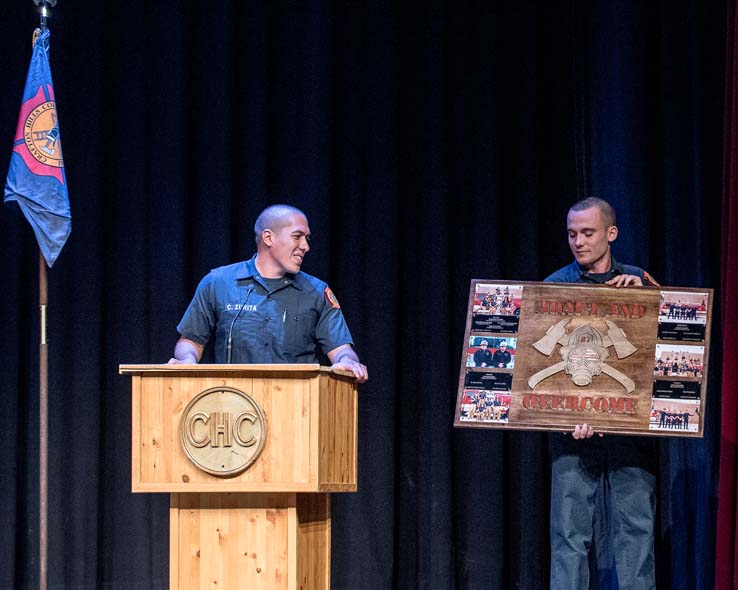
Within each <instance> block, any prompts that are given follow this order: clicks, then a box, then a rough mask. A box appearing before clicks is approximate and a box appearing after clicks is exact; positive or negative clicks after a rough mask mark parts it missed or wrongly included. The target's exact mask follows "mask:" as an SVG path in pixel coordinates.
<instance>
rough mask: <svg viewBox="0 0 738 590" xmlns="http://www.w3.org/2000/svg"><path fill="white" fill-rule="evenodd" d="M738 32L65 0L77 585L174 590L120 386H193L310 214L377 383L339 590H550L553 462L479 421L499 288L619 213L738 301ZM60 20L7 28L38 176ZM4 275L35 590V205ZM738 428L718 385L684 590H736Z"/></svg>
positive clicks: (681, 7) (10, 447)
mask: <svg viewBox="0 0 738 590" xmlns="http://www.w3.org/2000/svg"><path fill="white" fill-rule="evenodd" d="M725 12H726V10H725V6H724V5H723V4H722V3H721V2H704V1H701V0H677V1H675V2H637V1H635V0H632V1H617V0H616V1H613V0H576V1H575V0H570V1H568V2H540V3H539V2H533V1H531V0H519V1H517V2H480V1H469V0H466V1H465V0H462V1H460V2H456V3H446V2H441V1H434V0H430V1H428V2H424V3H420V2H395V1H387V0H376V1H374V2H361V1H357V0H346V1H342V2H321V1H310V0H306V1H302V2H280V1H274V2H239V1H235V0H224V1H222V2H217V3H216V2H184V3H180V2H163V1H160V0H153V1H152V0H148V1H144V0H127V1H126V2H121V1H117V2H116V1H113V2H92V1H91V0H76V1H75V2H60V4H59V7H58V8H57V9H56V11H55V12H54V13H53V16H52V19H51V21H50V26H51V29H52V39H51V44H52V45H51V47H52V53H51V58H52V70H53V74H54V78H55V85H56V97H57V101H58V112H59V117H60V124H61V133H62V142H63V147H64V154H65V162H66V167H67V179H68V183H69V191H70V197H71V206H72V214H73V232H72V235H71V237H70V239H69V242H68V244H67V246H66V247H65V249H64V251H63V252H62V254H61V256H60V258H59V261H58V262H57V264H56V265H55V266H54V268H53V269H51V271H50V273H49V280H50V295H49V298H50V320H49V338H50V344H49V346H50V370H51V379H50V391H51V402H50V443H51V446H50V480H51V483H50V531H49V532H50V538H49V551H50V558H49V559H50V561H49V582H50V587H51V588H55V589H58V588H64V589H89V588H105V589H116V590H118V589H120V590H131V589H149V588H151V589H157V588H165V587H167V584H168V578H167V576H168V572H167V565H166V563H167V546H168V545H167V543H168V541H167V537H168V528H167V522H168V520H167V519H168V514H167V504H168V498H167V497H166V496H165V495H153V494H152V495H132V494H131V493H130V491H129V490H130V448H129V440H130V396H129V381H128V379H127V378H124V377H121V376H119V375H118V374H117V366H118V364H119V363H153V362H165V361H166V360H167V359H168V358H169V356H170V353H171V349H172V346H173V344H174V342H175V340H176V338H177V334H176V331H175V326H176V324H177V322H178V321H179V319H180V317H181V314H182V313H183V311H184V309H185V307H186V305H187V303H188V301H189V298H190V297H191V295H192V294H193V292H194V289H195V286H196V284H197V281H198V280H199V279H200V278H201V277H202V276H203V275H204V274H205V273H206V272H207V271H208V270H209V269H210V268H212V267H215V266H219V265H222V264H225V263H229V262H233V261H236V260H239V259H243V258H246V257H248V256H250V255H251V253H252V250H253V241H252V239H253V238H252V230H251V227H252V224H253V221H254V219H255V217H256V215H257V214H258V212H259V211H260V210H261V209H262V208H263V207H264V206H266V205H268V204H270V203H274V202H287V203H291V204H294V205H296V206H298V207H300V208H302V209H303V210H304V211H305V212H306V213H307V214H308V217H309V219H310V224H311V229H312V232H313V236H314V240H313V250H312V252H311V253H310V255H309V256H308V259H307V261H306V263H305V265H304V270H306V271H307V272H310V273H311V274H315V275H317V276H319V277H321V278H324V279H326V280H327V281H328V282H329V283H330V284H331V286H332V287H333V290H334V291H335V292H336V294H337V296H338V298H339V300H340V301H341V304H342V307H343V309H344V311H345V314H346V316H347V319H348V321H349V325H350V327H351V329H352V331H353V334H354V337H355V340H356V348H357V350H358V352H359V354H360V355H361V357H362V359H363V360H364V361H365V362H366V364H367V365H368V366H369V370H370V377H371V379H370V382H369V383H368V384H367V385H366V386H363V387H361V390H360V396H361V401H360V417H359V420H360V431H361V434H360V453H359V455H360V456H359V460H360V491H359V492H358V493H357V494H346V495H336V496H335V497H334V522H333V588H335V589H349V590H356V589H367V590H376V589H378V588H397V589H402V590H410V589H415V588H418V589H434V590H435V589H447V588H458V589H478V588H479V589H481V588H485V589H486V588H521V589H531V590H540V589H541V588H546V587H547V586H548V577H547V576H548V562H549V558H548V524H547V521H548V491H549V466H548V460H547V446H546V437H545V436H544V435H540V434H531V433H516V432H509V433H500V432H498V431H493V430H468V429H466V430H464V429H457V430H454V429H453V427H452V418H453V407H454V402H455V397H456V385H457V380H458V371H459V362H460V357H461V349H462V336H463V327H464V320H465V306H466V301H467V296H468V289H469V281H470V279H472V278H497V279H515V280H540V279H542V278H543V277H544V276H546V275H547V274H549V273H550V272H552V271H553V270H555V269H556V268H558V267H560V266H562V265H564V264H566V263H568V262H569V260H570V253H569V251H568V247H567V243H566V235H565V231H564V230H565V225H564V224H565V214H566V210H567V208H568V206H569V205H570V204H571V203H572V202H573V201H574V200H576V199H578V198H582V197H584V196H587V195H589V194H597V195H599V196H602V197H604V198H606V199H609V200H611V201H612V202H613V203H614V205H615V206H616V207H617V209H618V212H619V225H620V228H621V235H620V238H619V240H618V242H617V244H616V249H615V254H616V256H617V257H618V258H619V259H621V260H622V261H625V262H630V263H634V264H638V265H640V266H643V267H645V268H646V269H648V270H649V272H651V274H653V275H654V276H655V277H656V278H657V279H658V280H660V281H661V282H662V283H663V284H666V285H678V286H705V287H717V286H718V285H719V279H720V267H719V266H720V261H719V256H718V253H719V245H720V216H721V211H720V182H721V149H722V126H723V114H722V109H723V72H724V63H725V61H724V60H725V57H724V56H725V18H726V15H725ZM36 22H37V18H36V16H35V15H34V14H33V12H32V5H31V2H30V1H28V0H12V1H6V2H3V3H2V5H0V27H1V28H2V35H0V54H2V55H3V56H4V57H3V59H2V62H0V72H2V80H3V82H4V92H2V93H1V94H0V105H1V106H0V112H2V114H3V116H2V118H0V146H5V147H6V156H5V157H6V158H8V159H9V155H10V150H11V144H12V138H13V134H14V131H15V126H16V121H17V113H18V109H19V106H20V97H21V93H22V88H23V84H24V80H25V73H26V68H27V66H28V59H29V56H30V47H31V31H32V29H33V27H34V26H35V25H36ZM0 276H1V277H2V284H3V288H2V289H1V290H0V314H1V315H0V325H1V326H2V327H3V332H4V336H3V338H2V339H1V340H0V359H2V361H1V362H0V388H2V399H1V400H0V404H1V405H0V416H1V417H2V422H3V427H2V429H0V441H2V444H0V448H1V449H2V468H1V471H0V498H2V503H1V504H0V515H1V516H0V522H1V523H2V526H0V547H1V548H2V551H0V588H2V589H9V588H32V587H33V586H34V584H35V581H36V571H37V558H36V547H37V543H36V532H37V516H36V502H37V474H36V467H37V458H36V457H37V454H36V453H37V437H36V428H37V390H38V380H37V376H36V375H37V365H38V360H37V338H38V337H37V334H38V320H37V311H36V305H37V300H38V296H37V255H36V246H35V241H34V239H33V236H32V233H31V231H30V228H29V227H28V224H27V223H26V222H25V221H24V220H23V219H21V218H19V217H16V216H14V215H12V214H11V213H10V211H9V210H7V209H4V210H3V211H2V213H1V214H0ZM717 308H718V306H716V307H715V309H716V310H717ZM718 320H719V318H718ZM713 332H714V334H715V339H716V340H719V339H720V328H719V322H716V324H715V329H714V331H713ZM718 349H719V347H718V346H714V347H713V357H712V360H713V361H715V362H714V364H713V366H712V368H711V376H712V377H713V380H712V381H713V383H719V381H720V370H719V369H720V359H719V358H717V354H716V351H718ZM719 415H720V401H719V388H718V389H716V388H715V387H713V388H712V390H711V401H710V404H709V406H708V408H707V416H706V436H705V438H704V439H702V440H690V441H680V440H674V441H664V442H663V443H662V444H661V477H660V479H659V486H660V487H659V505H658V515H659V516H658V538H657V559H658V565H657V567H658V579H659V588H699V589H703V588H704V589H706V588H710V587H711V586H712V584H713V580H714V571H713V565H712V564H713V563H714V560H713V557H714V537H715V504H716V500H715V496H716V479H717V469H716V463H717V459H718V457H717V446H716V443H717V441H718V438H719ZM603 574H607V572H603ZM604 577H605V578H607V575H605V576H604ZM610 577H611V576H610ZM606 586H607V584H605V587H606Z"/></svg>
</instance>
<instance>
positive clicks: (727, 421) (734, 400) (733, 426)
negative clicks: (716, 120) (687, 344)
mask: <svg viewBox="0 0 738 590" xmlns="http://www.w3.org/2000/svg"><path fill="white" fill-rule="evenodd" d="M737 3H738V1H737V0H729V3H728V4H729V6H728V21H727V22H728V31H727V42H726V52H725V53H726V58H725V140H724V155H723V227H722V252H721V257H722V260H721V268H722V277H721V281H720V283H721V289H720V306H721V308H720V309H721V317H722V322H723V330H722V336H723V372H722V375H723V383H722V429H721V439H720V482H719V486H718V522H717V551H716V568H715V588H716V589H718V590H732V589H734V588H738V576H736V562H737V561H738V544H736V532H738V520H736V516H737V515H738V510H737V506H738V465H737V463H736V462H737V460H738V452H737V450H738V449H737V446H738V412H737V410H738V72H737V71H736V67H737V66H738V45H736V37H735V32H736V28H737V27H736V24H737V23H736V14H737V13H738V11H736V4H737Z"/></svg>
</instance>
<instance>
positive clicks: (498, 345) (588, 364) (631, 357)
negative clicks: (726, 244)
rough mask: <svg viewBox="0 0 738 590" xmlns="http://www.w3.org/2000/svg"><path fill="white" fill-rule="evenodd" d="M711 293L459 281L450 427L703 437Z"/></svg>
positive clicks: (566, 284) (664, 289)
mask: <svg viewBox="0 0 738 590" xmlns="http://www.w3.org/2000/svg"><path fill="white" fill-rule="evenodd" d="M712 303H713V291H712V289H697V288H682V287H660V288H652V287H627V288H620V289H617V288H614V287H609V286H605V285H585V284H571V283H534V282H525V281H518V282H510V281H498V280H480V279H475V280H472V282H471V289H470V293H469V304H468V312H467V320H466V329H465V332H464V342H463V346H462V352H461V369H460V372H459V387H458V395H457V401H456V414H455V419H454V426H458V427H472V428H477V427H482V428H501V429H508V430H510V429H512V430H562V431H568V430H571V429H572V428H573V427H574V426H575V425H576V424H583V423H586V424H591V425H592V426H594V428H595V430H596V431H597V432H603V433H605V432H609V433H620V434H633V435H648V436H689V437H701V436H702V435H703V424H704V412H705V406H706V401H707V400H706V383H707V367H708V360H709V343H710V320H711V317H712Z"/></svg>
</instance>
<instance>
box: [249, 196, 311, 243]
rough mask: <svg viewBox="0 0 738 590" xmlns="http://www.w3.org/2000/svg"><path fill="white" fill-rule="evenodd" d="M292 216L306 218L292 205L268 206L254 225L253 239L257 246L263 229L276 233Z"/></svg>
mask: <svg viewBox="0 0 738 590" xmlns="http://www.w3.org/2000/svg"><path fill="white" fill-rule="evenodd" d="M293 215H302V216H303V217H304V218H305V219H307V216H306V215H305V214H304V213H303V212H302V211H300V210H299V209H298V208H297V207H293V206H292V205H270V206H269V207H267V208H266V209H264V211H262V212H261V213H260V214H259V217H257V218H256V222H255V223H254V239H255V240H256V245H257V246H258V245H259V243H260V242H261V233H262V232H263V231H264V230H265V229H271V230H273V231H277V230H278V229H279V228H281V227H282V226H284V225H286V224H287V220H288V219H289V218H290V217H292V216H293Z"/></svg>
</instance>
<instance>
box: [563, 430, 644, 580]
mask: <svg viewBox="0 0 738 590" xmlns="http://www.w3.org/2000/svg"><path fill="white" fill-rule="evenodd" d="M556 437H561V438H562V439H563V438H564V437H563V435H561V434H552V435H551V437H550V441H551V451H552V463H551V476H552V479H551V588H552V589H553V590H559V589H561V590H586V589H587V588H589V562H588V556H589V551H590V548H591V546H592V543H593V539H594V522H595V516H598V517H600V518H602V520H603V521H604V523H605V524H606V525H609V526H606V527H605V529H604V530H605V533H604V534H603V535H602V537H601V538H600V537H598V540H597V542H598V543H609V545H610V546H609V547H607V549H608V550H609V551H603V552H601V551H597V553H598V554H600V553H603V554H607V553H610V554H611V555H613V556H614V560H615V570H616V573H617V579H618V588H619V590H641V589H642V590H652V589H653V588H655V587H656V582H655V565H654V550H653V527H654V518H655V503H656V500H655V491H654V489H655V485H656V477H655V475H654V474H653V473H652V472H651V470H649V469H648V468H644V467H645V466H641V465H639V462H640V461H639V460H638V459H639V458H638V456H637V455H638V454H639V453H638V449H637V448H636V451H635V452H634V451H633V445H638V441H637V440H631V441H625V442H624V443H622V440H620V439H621V438H622V437H611V438H612V440H607V439H608V438H610V437H607V436H606V437H605V438H604V439H599V440H592V441H589V440H588V441H572V440H571V437H568V438H569V440H567V441H560V440H557V439H556ZM572 443H573V444H572ZM621 443H622V444H621ZM647 448H650V447H647ZM640 450H642V449H640ZM611 458H612V460H610V459H611ZM629 458H630V459H632V461H628V460H627V459H629ZM652 459H653V458H651V457H649V458H647V460H646V463H650V462H651V460H652ZM629 463H631V464H629ZM602 494H606V495H607V497H602ZM602 505H607V506H608V507H609V510H608V513H607V514H604V515H599V514H597V515H596V514H595V511H596V509H597V507H598V506H602Z"/></svg>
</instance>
